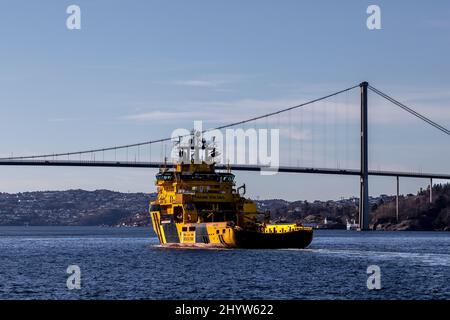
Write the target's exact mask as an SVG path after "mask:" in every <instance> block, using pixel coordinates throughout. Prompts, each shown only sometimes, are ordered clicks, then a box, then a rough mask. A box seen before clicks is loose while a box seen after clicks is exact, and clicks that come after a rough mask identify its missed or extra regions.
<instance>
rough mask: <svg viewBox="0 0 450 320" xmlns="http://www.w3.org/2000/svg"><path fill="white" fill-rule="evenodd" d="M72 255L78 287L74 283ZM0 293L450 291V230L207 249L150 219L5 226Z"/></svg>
mask: <svg viewBox="0 0 450 320" xmlns="http://www.w3.org/2000/svg"><path fill="white" fill-rule="evenodd" d="M73 264H76V265H79V266H80V268H81V289H80V290H68V289H67V286H66V280H67V277H68V276H69V275H68V274H67V273H66V269H67V267H68V266H69V265H73ZM369 265H378V266H379V267H380V268H381V285H382V289H381V290H379V291H373V290H372V291H371V290H368V289H367V286H366V281H367V277H368V275H367V273H366V272H367V267H368V266H369ZM0 298H1V299H450V233H438V232H397V233H394V232H371V233H358V232H352V231H316V232H315V238H314V240H313V243H312V244H311V246H310V247H309V248H308V249H305V250H217V249H216V250H201V249H164V248H161V247H159V246H158V242H157V238H155V237H154V234H153V232H152V231H150V229H149V228H91V227H0Z"/></svg>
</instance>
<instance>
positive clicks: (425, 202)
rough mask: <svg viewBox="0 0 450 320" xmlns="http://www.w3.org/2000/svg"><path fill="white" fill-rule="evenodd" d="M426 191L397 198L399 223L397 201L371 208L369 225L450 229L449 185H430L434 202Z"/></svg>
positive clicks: (392, 228) (379, 227) (405, 228)
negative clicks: (397, 213)
mask: <svg viewBox="0 0 450 320" xmlns="http://www.w3.org/2000/svg"><path fill="white" fill-rule="evenodd" d="M429 199H430V193H429V189H428V190H420V191H419V192H418V193H417V195H412V194H410V195H407V196H401V197H399V208H400V210H399V221H400V222H399V223H397V220H396V202H395V201H389V202H381V203H379V204H376V205H374V206H373V207H372V211H373V212H372V216H371V222H372V227H373V228H375V229H378V230H450V184H445V185H440V184H438V185H434V186H433V203H430V200H429Z"/></svg>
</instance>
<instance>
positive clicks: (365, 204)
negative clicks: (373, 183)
mask: <svg viewBox="0 0 450 320" xmlns="http://www.w3.org/2000/svg"><path fill="white" fill-rule="evenodd" d="M359 86H360V88H361V150H360V151H361V156H360V158H361V168H360V188H359V230H361V231H367V230H369V212H370V209H369V157H368V139H367V131H368V130H367V88H368V86H369V83H368V82H362V83H361V84H360V85H359Z"/></svg>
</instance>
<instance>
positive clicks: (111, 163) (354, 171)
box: [0, 82, 450, 230]
mask: <svg viewBox="0 0 450 320" xmlns="http://www.w3.org/2000/svg"><path fill="white" fill-rule="evenodd" d="M357 89H359V100H360V101H359V104H358V107H359V128H358V131H359V137H358V140H359V148H358V149H359V150H358V155H359V157H358V158H359V159H358V162H359V165H358V166H357V168H350V166H349V167H347V168H340V165H339V162H337V165H336V167H335V168H330V167H327V166H324V167H320V166H317V165H315V161H314V152H311V155H310V156H311V161H310V163H309V165H306V164H305V163H303V162H304V161H303V160H304V157H302V156H303V154H304V153H306V151H305V147H304V145H303V140H304V139H298V140H299V141H300V144H299V146H297V147H298V149H299V153H300V159H301V161H300V160H297V163H296V164H295V165H292V161H291V154H292V152H293V151H292V150H294V149H295V146H293V142H292V139H291V138H290V139H289V141H288V145H287V149H288V154H289V162H288V163H287V164H286V163H282V164H281V165H280V166H279V167H278V170H277V171H278V172H282V173H307V174H325V175H347V176H358V177H359V184H360V197H359V206H358V210H359V228H360V230H369V211H370V209H369V189H368V187H369V176H381V177H395V178H396V181H397V198H396V199H397V201H396V208H397V217H398V214H399V178H401V177H404V178H421V179H429V181H430V201H432V184H433V179H442V180H450V173H431V172H430V173H424V172H421V171H411V172H409V171H397V170H391V171H390V170H372V169H369V140H368V132H369V130H368V129H369V122H368V113H369V107H368V106H369V101H368V92H369V91H371V92H373V93H374V94H376V95H377V96H379V97H381V98H382V99H384V100H386V101H388V102H389V103H390V104H393V105H395V106H397V107H398V108H400V109H401V110H403V111H404V112H406V113H408V114H410V115H412V116H414V117H415V118H417V119H419V120H420V121H423V122H425V123H426V124H427V125H429V126H431V127H433V128H434V129H436V130H438V131H439V132H440V133H441V134H444V135H449V136H450V130H449V129H447V128H445V127H444V126H442V125H440V124H438V123H436V122H435V121H433V120H431V119H430V118H428V117H426V116H424V115H422V114H420V113H419V112H417V111H415V110H414V109H413V108H411V107H408V106H406V105H405V104H403V103H401V102H399V101H398V100H396V99H394V98H392V97H391V96H389V95H387V94H386V93H384V92H382V91H380V90H378V89H377V88H374V87H373V86H371V85H369V83H368V82H362V83H360V84H357V85H355V86H352V87H349V88H346V89H343V90H340V91H337V92H334V93H331V94H328V95H326V96H322V97H320V98H316V99H312V100H309V101H307V102H304V103H302V104H298V105H295V106H292V107H288V108H284V109H280V110H277V111H274V112H270V113H266V114H263V115H259V116H256V117H251V118H248V119H245V120H240V121H235V122H232V123H229V124H226V125H221V126H217V127H214V128H212V129H207V130H203V131H202V132H203V133H205V132H208V131H212V130H223V129H227V128H232V127H234V128H236V127H238V126H249V125H252V124H253V125H254V126H255V127H256V126H257V125H258V126H261V124H262V123H263V122H265V126H266V127H269V126H270V125H269V121H270V123H272V124H273V123H274V122H273V121H271V120H270V119H273V118H275V117H280V115H283V114H285V115H287V119H286V121H284V123H283V122H282V123H280V120H279V118H278V123H277V125H276V126H277V127H286V126H287V127H288V129H287V130H288V131H289V132H288V136H290V137H292V136H293V134H294V133H293V132H292V130H293V129H292V127H293V125H292V114H291V113H292V112H293V111H295V110H300V111H301V110H303V109H304V108H305V107H307V106H309V105H314V104H317V103H320V102H324V101H328V100H329V99H331V98H333V97H337V96H339V95H343V94H346V93H348V92H351V91H355V90H357ZM324 117H326V113H325V116H324ZM299 118H300V122H299V123H298V124H297V125H298V126H300V127H303V126H304V125H305V124H304V122H303V121H304V119H303V118H304V117H303V115H302V114H300V116H299ZM314 120H315V119H314V115H313V117H312V119H311V122H314ZM286 122H287V123H288V125H286ZM263 126H264V125H263ZM324 130H325V132H326V130H327V126H326V125H325V126H324ZM300 133H301V132H300ZM336 136H337V134H336V132H334V135H333V137H334V138H333V139H334V141H332V144H334V145H336V144H337V142H336ZM324 137H325V138H324ZM323 138H324V139H325V140H326V135H323ZM169 143H173V138H172V137H166V138H161V139H156V140H149V141H144V142H140V143H133V144H126V145H119V146H113V147H104V148H96V149H87V150H80V151H70V152H64V153H45V154H33V155H23V156H10V157H3V158H0V166H56V167H58V166H59V167H110V168H161V167H163V166H166V165H167V163H166V161H165V160H163V159H162V158H164V159H165V158H166V155H165V154H164V155H163V154H162V152H161V154H160V158H161V159H160V160H159V161H153V158H152V157H154V156H155V155H154V154H153V155H152V146H155V145H160V148H161V150H162V149H163V146H164V149H165V147H166V145H167V144H169ZM145 149H147V152H145V151H144V150H145ZM131 150H134V152H131ZM311 150H314V145H312V146H311ZM118 152H119V153H120V152H122V153H123V152H125V157H122V158H118V157H117V155H118ZM334 152H335V154H337V147H336V146H334ZM133 153H134V159H130V157H129V155H130V154H133ZM144 153H147V155H145V154H144ZM105 154H109V156H110V157H111V156H112V155H113V158H114V159H108V156H105ZM327 154H328V152H327V151H325V157H324V159H325V161H326V159H327ZM122 156H123V155H122ZM86 158H87V159H86ZM144 158H146V160H145V161H143V160H141V159H144ZM224 162H225V161H224ZM216 168H217V169H227V168H230V169H231V170H234V171H260V170H263V169H266V168H265V167H264V166H262V165H249V164H231V165H230V164H225V163H218V164H217V165H216ZM449 169H450V168H449Z"/></svg>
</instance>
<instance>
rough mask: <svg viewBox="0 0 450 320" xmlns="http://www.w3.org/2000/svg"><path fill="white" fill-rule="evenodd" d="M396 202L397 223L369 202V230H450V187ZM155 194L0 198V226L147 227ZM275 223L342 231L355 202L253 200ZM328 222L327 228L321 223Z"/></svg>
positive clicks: (383, 202)
mask: <svg viewBox="0 0 450 320" xmlns="http://www.w3.org/2000/svg"><path fill="white" fill-rule="evenodd" d="M428 192H429V191H428V190H421V191H419V192H418V194H417V195H412V194H410V195H406V196H401V197H400V223H397V221H396V218H395V197H394V196H388V195H381V196H379V197H371V198H370V205H371V208H372V212H371V227H372V228H374V229H377V230H450V185H449V184H447V185H435V186H434V187H433V203H432V204H430V203H429V193H428ZM155 196H156V195H155V194H154V193H153V194H145V193H121V192H114V191H108V190H96V191H85V190H67V191H45V192H42V191H41V192H23V193H17V194H9V193H0V225H16V226H17V225H30V226H33V225H35V226H38V225H40V226H42V225H67V226H101V225H104V226H149V225H151V220H150V216H149V214H148V205H149V202H150V201H151V200H153V199H154V198H155ZM256 202H257V205H258V208H259V210H260V211H262V212H264V211H270V213H271V218H272V220H273V221H275V222H301V223H305V224H310V225H313V226H317V227H321V228H338V229H342V228H345V225H346V223H347V221H349V222H351V221H352V220H355V221H357V217H358V203H359V200H358V198H350V199H341V200H335V201H333V200H330V201H314V202H308V201H302V200H299V201H291V202H290V201H285V200H282V199H272V200H259V201H256ZM325 220H326V224H325V223H324V222H325Z"/></svg>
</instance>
